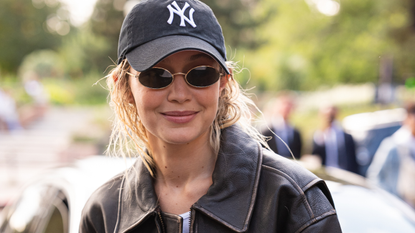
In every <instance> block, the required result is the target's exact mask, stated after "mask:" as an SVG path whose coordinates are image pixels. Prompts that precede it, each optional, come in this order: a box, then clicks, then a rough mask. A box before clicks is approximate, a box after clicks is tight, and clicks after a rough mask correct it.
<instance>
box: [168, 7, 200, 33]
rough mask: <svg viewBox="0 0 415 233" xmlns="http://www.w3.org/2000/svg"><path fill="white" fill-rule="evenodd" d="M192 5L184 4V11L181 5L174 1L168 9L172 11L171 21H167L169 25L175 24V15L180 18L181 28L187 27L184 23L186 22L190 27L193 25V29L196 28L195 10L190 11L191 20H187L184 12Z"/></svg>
mask: <svg viewBox="0 0 415 233" xmlns="http://www.w3.org/2000/svg"><path fill="white" fill-rule="evenodd" d="M172 5H173V6H174V8H176V9H173V7H172ZM189 6H190V5H189V3H187V2H186V4H184V7H183V9H180V7H179V5H177V3H176V1H173V2H172V3H171V4H169V5H168V6H167V9H169V11H170V17H169V19H168V20H167V23H168V24H172V23H173V18H174V14H177V15H178V16H180V26H181V27H186V23H185V22H184V21H186V22H188V23H189V24H190V25H192V27H194V28H195V27H196V24H195V21H193V13H194V12H195V9H193V8H191V9H190V11H189V17H190V19H189V18H187V17H186V16H185V15H184V12H185V11H186V9H187V8H188V7H189Z"/></svg>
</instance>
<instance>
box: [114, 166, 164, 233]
mask: <svg viewBox="0 0 415 233" xmlns="http://www.w3.org/2000/svg"><path fill="white" fill-rule="evenodd" d="M127 174H128V176H124V181H123V184H122V186H121V187H122V188H121V189H120V195H119V200H118V201H119V204H118V206H119V207H120V208H119V211H118V213H119V215H118V217H117V218H118V221H117V222H118V229H119V230H118V231H116V232H125V231H127V230H129V229H131V228H134V227H136V226H138V225H140V224H141V223H143V222H144V221H145V220H146V219H147V218H149V217H150V216H153V215H154V214H156V209H157V207H158V202H157V195H156V194H155V191H154V188H153V178H152V177H151V175H150V173H149V172H148V170H147V169H146V167H145V166H144V164H143V162H142V160H141V159H137V162H135V164H134V166H133V167H131V168H130V169H129V170H128V172H127Z"/></svg>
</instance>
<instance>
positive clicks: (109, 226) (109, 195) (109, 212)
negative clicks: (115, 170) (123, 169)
mask: <svg viewBox="0 0 415 233" xmlns="http://www.w3.org/2000/svg"><path fill="white" fill-rule="evenodd" d="M117 181H118V182H119V181H120V178H119V177H118V178H115V179H113V180H110V181H108V182H107V183H106V184H104V185H103V186H101V187H100V188H98V189H97V190H96V191H95V192H94V193H93V194H92V195H91V197H90V198H89V200H88V201H87V203H86V204H85V206H84V209H83V210H82V216H81V222H80V225H79V232H80V233H95V232H96V233H113V232H114V229H115V227H116V224H117V213H118V196H119V191H118V190H119V183H118V182H117Z"/></svg>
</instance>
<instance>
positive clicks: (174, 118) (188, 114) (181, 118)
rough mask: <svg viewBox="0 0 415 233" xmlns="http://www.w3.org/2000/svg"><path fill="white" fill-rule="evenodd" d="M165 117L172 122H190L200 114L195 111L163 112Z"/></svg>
mask: <svg viewBox="0 0 415 233" xmlns="http://www.w3.org/2000/svg"><path fill="white" fill-rule="evenodd" d="M161 114H162V115H163V116H164V118H165V119H167V120H168V121H170V122H173V123H177V124H184V123H188V122H190V121H192V120H193V118H194V117H195V116H196V115H197V114H198V112H195V111H183V112H180V111H172V112H163V113H161Z"/></svg>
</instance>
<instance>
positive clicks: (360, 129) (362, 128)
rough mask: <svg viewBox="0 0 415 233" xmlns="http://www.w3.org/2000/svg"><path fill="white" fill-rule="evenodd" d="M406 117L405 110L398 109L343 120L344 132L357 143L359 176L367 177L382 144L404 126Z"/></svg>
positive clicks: (353, 116)
mask: <svg viewBox="0 0 415 233" xmlns="http://www.w3.org/2000/svg"><path fill="white" fill-rule="evenodd" d="M405 116H406V111H405V109H403V108H397V109H390V110H381V111H375V112H367V113H359V114H354V115H350V116H347V117H345V118H344V119H343V121H342V125H343V128H344V130H345V131H346V132H347V133H349V134H351V135H352V137H353V139H354V140H355V143H356V157H357V163H358V164H359V174H361V175H362V176H366V172H367V169H368V167H369V165H370V163H371V162H372V160H373V157H374V155H375V153H376V150H377V149H378V147H379V145H380V143H381V142H382V140H383V139H385V138H386V137H389V136H391V135H392V134H393V133H395V132H396V131H397V130H398V129H399V128H400V127H401V126H402V122H403V120H404V119H405Z"/></svg>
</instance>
